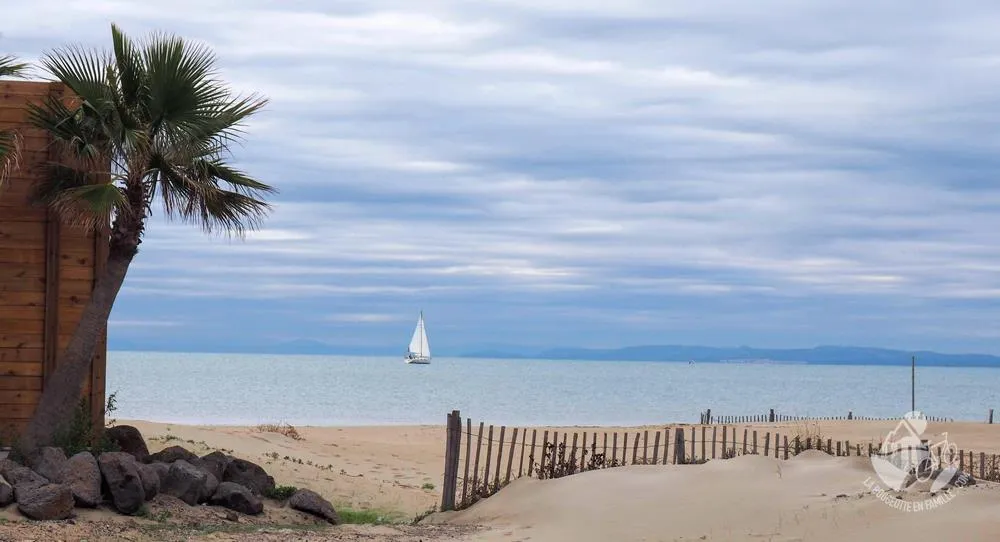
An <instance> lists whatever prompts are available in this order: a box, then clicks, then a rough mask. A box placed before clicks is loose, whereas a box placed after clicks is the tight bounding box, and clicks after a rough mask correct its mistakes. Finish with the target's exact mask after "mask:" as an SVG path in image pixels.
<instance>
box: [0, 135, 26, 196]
mask: <svg viewBox="0 0 1000 542" xmlns="http://www.w3.org/2000/svg"><path fill="white" fill-rule="evenodd" d="M20 160H21V136H20V134H18V133H17V132H15V131H14V130H2V131H0V189H2V188H3V186H4V184H5V183H6V181H7V178H8V177H9V176H10V174H11V173H13V172H14V170H15V169H17V167H18V165H19V163H20Z"/></svg>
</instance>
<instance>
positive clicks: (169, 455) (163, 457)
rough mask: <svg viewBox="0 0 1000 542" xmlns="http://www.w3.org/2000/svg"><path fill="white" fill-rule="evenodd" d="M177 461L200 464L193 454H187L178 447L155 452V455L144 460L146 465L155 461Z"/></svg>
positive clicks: (199, 460) (187, 452)
mask: <svg viewBox="0 0 1000 542" xmlns="http://www.w3.org/2000/svg"><path fill="white" fill-rule="evenodd" d="M179 459H183V460H184V461H187V462H188V463H190V464H192V465H198V464H199V463H200V462H201V458H200V457H198V456H197V455H195V454H194V453H193V452H189V451H187V450H185V449H184V448H181V447H180V446H170V447H168V448H164V449H162V450H160V451H159V452H156V453H155V454H150V456H149V457H148V458H146V463H155V462H157V461H159V462H161V463H173V462H174V461H177V460H179Z"/></svg>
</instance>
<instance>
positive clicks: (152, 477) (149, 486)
mask: <svg viewBox="0 0 1000 542" xmlns="http://www.w3.org/2000/svg"><path fill="white" fill-rule="evenodd" d="M162 464H163V463H157V465H162ZM135 466H136V467H137V468H138V469H139V478H140V479H141V480H142V491H143V493H145V495H146V500H147V501H151V500H153V497H155V496H156V495H157V494H158V493H159V492H160V473H159V472H158V471H157V469H156V468H155V467H153V465H147V464H145V463H136V465H135Z"/></svg>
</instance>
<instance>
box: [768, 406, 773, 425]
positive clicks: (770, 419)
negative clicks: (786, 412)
mask: <svg viewBox="0 0 1000 542" xmlns="http://www.w3.org/2000/svg"><path fill="white" fill-rule="evenodd" d="M767 421H768V422H770V423H774V409H773V408H772V409H771V413H770V414H769V415H768V416H767Z"/></svg>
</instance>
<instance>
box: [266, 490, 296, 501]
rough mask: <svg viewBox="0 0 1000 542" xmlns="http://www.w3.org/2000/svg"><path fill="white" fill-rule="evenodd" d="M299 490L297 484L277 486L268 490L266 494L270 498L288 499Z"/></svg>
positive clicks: (277, 499)
mask: <svg viewBox="0 0 1000 542" xmlns="http://www.w3.org/2000/svg"><path fill="white" fill-rule="evenodd" d="M298 490H299V488H297V487H295V486H275V488H274V489H271V490H268V491H267V493H266V494H265V495H264V496H265V497H267V498H268V499H274V500H276V501H283V500H286V499H290V498H291V497H292V495H294V494H295V492H296V491H298Z"/></svg>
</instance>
